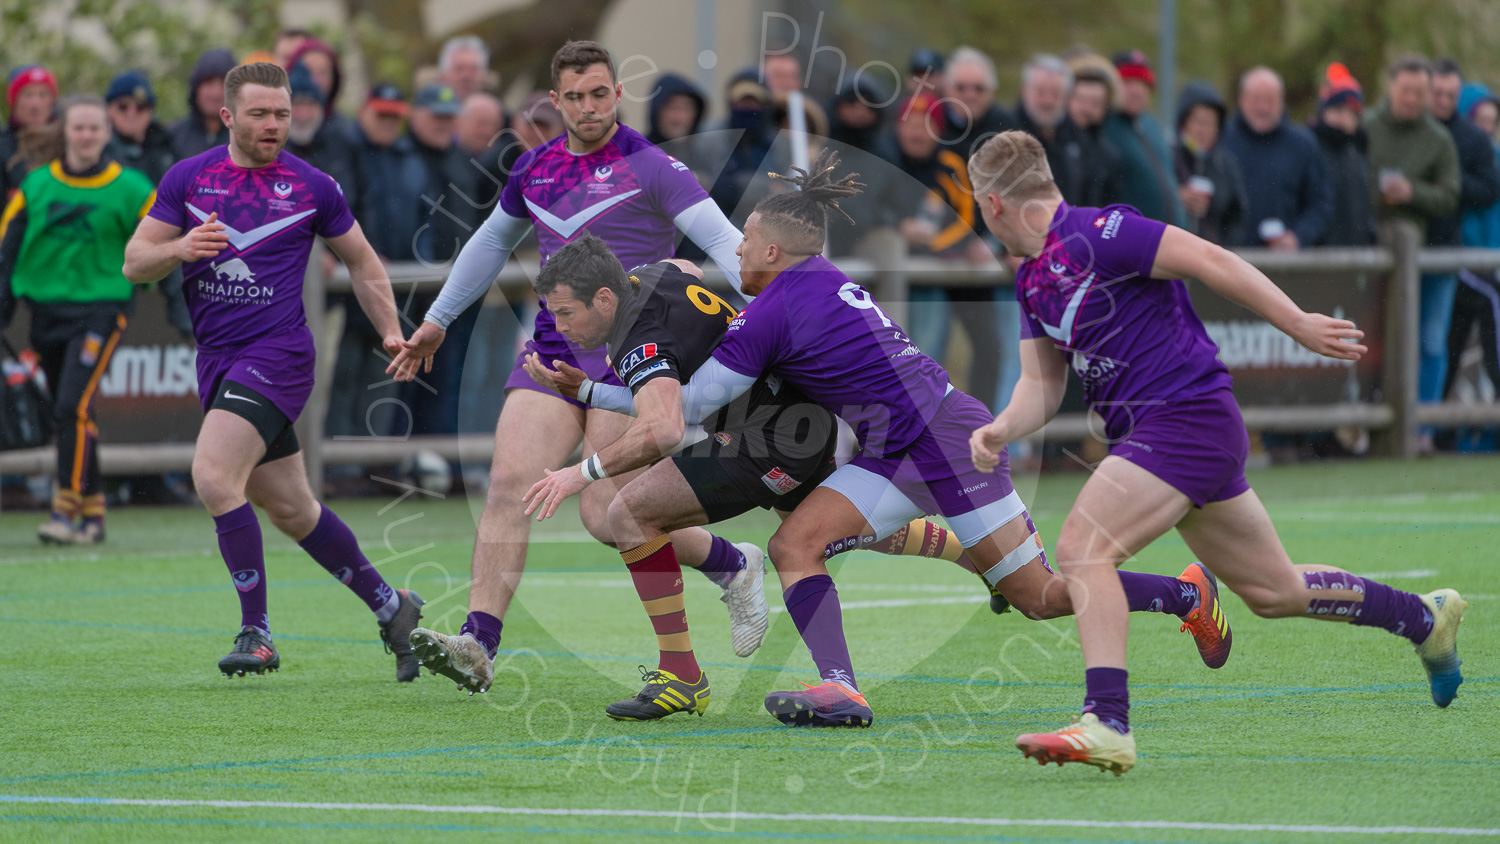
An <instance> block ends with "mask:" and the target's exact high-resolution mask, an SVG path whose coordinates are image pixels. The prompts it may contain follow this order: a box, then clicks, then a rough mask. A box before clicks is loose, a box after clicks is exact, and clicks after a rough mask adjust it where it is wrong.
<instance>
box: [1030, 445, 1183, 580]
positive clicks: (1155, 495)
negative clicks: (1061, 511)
mask: <svg viewBox="0 0 1500 844" xmlns="http://www.w3.org/2000/svg"><path fill="white" fill-rule="evenodd" d="M1192 506H1193V504H1192V501H1190V500H1189V499H1188V497H1187V496H1186V495H1184V494H1183V493H1182V492H1181V491H1179V490H1178V489H1177V488H1176V487H1173V486H1172V485H1171V484H1169V483H1167V482H1166V481H1164V480H1162V479H1161V478H1158V477H1157V476H1156V475H1153V474H1151V473H1150V472H1148V471H1146V470H1145V469H1143V468H1141V467H1140V466H1137V465H1135V464H1134V463H1131V462H1130V461H1128V460H1124V459H1121V458H1119V457H1114V456H1110V457H1106V458H1104V460H1103V462H1101V463H1100V464H1099V467H1098V468H1097V469H1095V470H1094V474H1093V475H1092V476H1090V477H1089V479H1088V481H1087V482H1086V483H1085V484H1084V485H1083V490H1082V491H1081V492H1079V493H1078V500H1077V501H1076V502H1074V504H1073V509H1072V510H1071V511H1069V513H1068V518H1067V520H1066V521H1064V522H1063V528H1062V532H1061V533H1060V534H1059V535H1058V539H1057V561H1058V565H1059V566H1061V567H1063V568H1070V567H1074V566H1080V565H1086V564H1089V563H1107V564H1109V565H1114V566H1118V565H1119V564H1120V563H1122V562H1124V561H1125V560H1128V559H1129V558H1130V557H1132V556H1134V554H1135V553H1136V552H1137V551H1139V550H1141V549H1142V548H1144V547H1146V546H1147V545H1149V544H1150V543H1151V542H1152V540H1154V539H1156V538H1157V537H1159V536H1161V535H1162V534H1164V533H1166V532H1167V531H1169V530H1171V529H1172V528H1173V527H1174V526H1175V525H1176V524H1177V523H1178V522H1180V521H1182V519H1183V517H1184V516H1186V515H1187V513H1188V511H1189V510H1191V509H1192Z"/></svg>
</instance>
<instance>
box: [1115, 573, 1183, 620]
mask: <svg viewBox="0 0 1500 844" xmlns="http://www.w3.org/2000/svg"><path fill="white" fill-rule="evenodd" d="M1120 585H1121V586H1123V587H1124V588H1125V602H1126V603H1127V604H1129V605H1130V611H1131V612H1162V613H1171V614H1172V615H1175V616H1177V617H1178V618H1181V617H1183V616H1185V615H1187V614H1188V613H1190V612H1192V611H1193V607H1196V606H1198V587H1197V586H1194V585H1193V584H1191V583H1186V582H1184V581H1182V580H1179V579H1177V578H1175V577H1168V576H1167V575H1164V574H1142V573H1140V572H1136V571H1124V570H1121V572H1120Z"/></svg>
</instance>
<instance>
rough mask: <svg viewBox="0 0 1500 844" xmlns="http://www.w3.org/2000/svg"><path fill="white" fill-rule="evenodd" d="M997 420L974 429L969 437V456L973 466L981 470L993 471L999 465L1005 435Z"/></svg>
mask: <svg viewBox="0 0 1500 844" xmlns="http://www.w3.org/2000/svg"><path fill="white" fill-rule="evenodd" d="M997 426H998V420H997V421H996V422H991V423H990V424H988V425H985V426H984V427H983V428H977V429H975V431H974V433H973V434H972V435H971V436H970V437H969V458H970V459H971V460H973V461H974V468H975V469H978V470H979V471H981V472H993V471H995V467H996V466H999V465H1000V449H1002V448H1005V435H1004V434H1003V433H1001V431H1000V430H999V428H998V427H997Z"/></svg>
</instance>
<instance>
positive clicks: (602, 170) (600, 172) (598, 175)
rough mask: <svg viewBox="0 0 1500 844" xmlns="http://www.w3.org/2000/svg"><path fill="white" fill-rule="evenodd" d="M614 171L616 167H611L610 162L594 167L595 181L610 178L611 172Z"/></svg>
mask: <svg viewBox="0 0 1500 844" xmlns="http://www.w3.org/2000/svg"><path fill="white" fill-rule="evenodd" d="M614 172H615V168H613V167H611V166H610V165H608V164H605V165H603V166H601V167H595V168H594V181H596V182H602V181H604V180H605V179H608V178H609V177H610V174H612V173H614Z"/></svg>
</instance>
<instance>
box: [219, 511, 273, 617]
mask: <svg viewBox="0 0 1500 844" xmlns="http://www.w3.org/2000/svg"><path fill="white" fill-rule="evenodd" d="M214 532H215V533H217V534H218V535H219V553H220V554H222V555H223V556H224V565H226V566H228V567H229V576H230V577H231V578H232V579H233V580H234V588H235V590H237V591H238V592H239V596H240V626H241V627H257V628H259V629H260V630H261V631H263V632H265V633H266V634H267V635H269V634H270V632H271V623H270V620H269V619H268V618H267V616H266V558H265V553H264V552H263V550H262V547H261V537H260V520H259V519H257V518H255V508H254V507H251V506H250V502H248V501H247V502H245V503H244V504H242V505H240V506H239V507H236V508H235V509H233V510H230V511H229V512H228V513H225V514H224V515H222V516H214Z"/></svg>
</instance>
